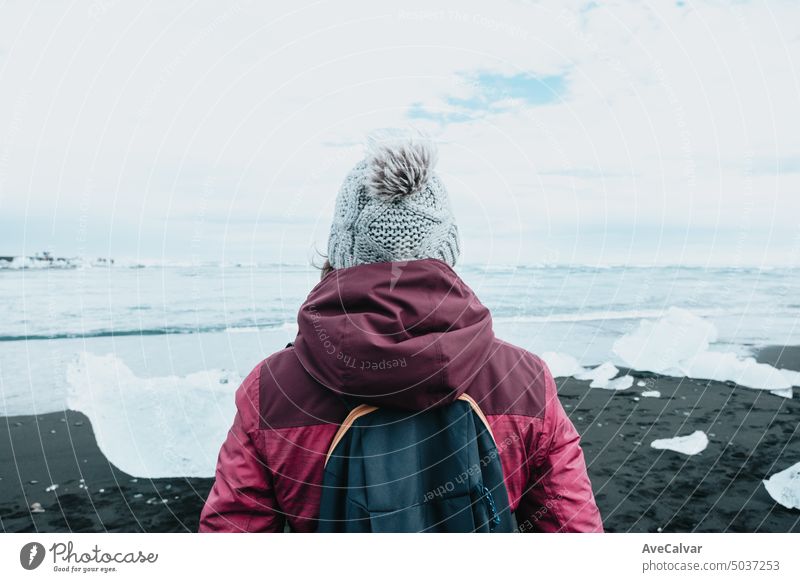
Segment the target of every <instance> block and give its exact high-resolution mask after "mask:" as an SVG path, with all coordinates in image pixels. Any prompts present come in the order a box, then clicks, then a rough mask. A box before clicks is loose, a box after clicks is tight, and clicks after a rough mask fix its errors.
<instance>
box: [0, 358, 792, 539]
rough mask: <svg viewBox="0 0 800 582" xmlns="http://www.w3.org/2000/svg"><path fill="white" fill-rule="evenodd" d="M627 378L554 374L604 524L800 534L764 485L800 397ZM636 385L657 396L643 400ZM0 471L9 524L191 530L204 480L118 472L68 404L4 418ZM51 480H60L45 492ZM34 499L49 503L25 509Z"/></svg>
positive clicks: (1, 520)
mask: <svg viewBox="0 0 800 582" xmlns="http://www.w3.org/2000/svg"><path fill="white" fill-rule="evenodd" d="M792 352H793V353H794V354H795V355H800V350H798V349H794V350H792ZM786 353H788V352H787V351H786V350H784V354H786ZM772 355H774V354H768V355H767V356H764V357H771V356H772ZM760 357H761V356H760V355H759V358H760ZM781 357H783V358H786V357H787V356H785V355H784V356H781ZM781 361H782V362H783V361H784V360H781ZM786 361H787V362H788V361H789V360H786ZM798 361H800V358H798ZM795 363H797V362H795ZM783 367H786V368H788V367H790V366H789V365H786V364H785V365H784V366H783ZM631 374H632V375H633V376H635V377H636V379H637V380H638V381H643V382H646V383H647V385H646V386H645V387H640V386H637V385H636V383H634V386H633V387H632V388H630V389H628V390H624V391H620V392H612V391H607V390H602V389H596V388H589V386H588V385H589V382H581V381H578V380H575V379H572V378H568V379H558V380H557V383H558V385H559V394H560V397H561V402H562V404H563V405H564V407H565V409H566V410H567V412H568V413H569V414H570V417H571V418H572V421H573V422H574V423H575V426H576V427H577V428H578V431H579V432H580V433H581V434H582V438H583V448H584V453H585V455H586V460H587V463H588V467H589V474H590V477H591V479H592V484H593V487H594V491H595V495H596V498H597V502H598V505H599V507H600V511H601V513H602V515H603V520H604V524H605V527H606V529H607V530H608V531H612V532H627V531H634V532H654V531H659V529H660V530H661V531H666V532H690V531H711V532H725V531H732V532H790V531H794V532H797V531H800V511H797V510H789V509H786V508H784V507H781V506H780V505H778V504H777V503H775V502H774V501H773V500H772V498H771V497H770V496H769V495H768V494H767V492H766V490H765V489H764V487H763V485H762V484H761V480H762V479H765V478H767V477H768V476H769V475H771V474H773V473H776V472H778V471H781V470H783V469H785V468H786V467H788V466H790V465H792V464H794V463H796V462H798V461H800V430H798V419H800V400H797V399H792V400H790V399H785V398H781V397H778V396H774V395H772V394H770V393H769V392H766V391H759V390H752V389H749V388H742V387H737V386H735V385H733V384H730V383H723V382H707V381H701V380H692V379H687V378H666V377H657V376H654V375H652V374H647V373H638V372H635V371H633V372H631ZM644 390H658V391H660V392H661V397H660V398H646V397H642V395H641V392H642V391H644ZM797 392H798V390H797V389H795V397H797V396H798V394H797ZM695 430H703V431H705V432H706V434H708V437H709V440H710V443H709V446H708V448H707V449H706V450H705V451H703V452H702V453H700V454H699V455H695V456H685V455H682V454H679V453H676V452H672V451H662V450H656V449H653V448H651V447H650V443H651V442H652V441H653V440H655V439H659V438H669V437H674V436H678V435H686V434H690V433H692V432H693V431H695ZM0 467H2V469H0V524H1V525H2V529H3V530H4V531H14V532H20V531H41V532H63V531H144V532H168V531H196V529H197V523H198V519H199V514H200V510H201V508H202V506H203V502H204V499H205V497H206V495H207V494H208V491H209V489H210V488H211V484H212V480H211V479H195V478H193V479H182V478H175V479H155V480H151V479H134V478H133V477H131V476H130V475H126V474H125V473H123V472H121V471H119V470H118V469H116V468H115V467H113V466H112V465H111V464H110V463H109V462H108V461H107V460H106V459H105V457H104V456H103V454H102V453H101V452H100V450H99V449H98V447H97V445H96V443H95V439H94V434H93V432H92V429H91V426H90V423H89V421H88V420H87V418H86V417H85V416H84V415H82V414H80V413H77V412H71V411H67V412H59V413H53V414H45V415H39V416H17V417H8V418H2V419H0ZM81 479H83V480H84V481H81ZM51 484H58V485H59V486H58V488H57V489H56V490H54V491H46V488H47V487H49V486H50V485H51ZM81 485H85V487H81ZM34 503H40V504H41V505H42V508H43V509H44V510H45V511H44V512H43V513H32V512H31V511H30V507H31V505H32V504H34Z"/></svg>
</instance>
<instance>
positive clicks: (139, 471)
mask: <svg viewBox="0 0 800 582" xmlns="http://www.w3.org/2000/svg"><path fill="white" fill-rule="evenodd" d="M67 381H68V383H69V391H68V396H67V403H68V406H69V408H70V409H72V410H77V411H80V412H82V413H84V414H85V415H86V416H88V417H89V420H90V421H91V423H92V429H93V430H94V433H95V437H96V439H97V444H98V446H99V447H100V450H101V451H102V452H103V454H104V455H105V456H106V457H107V458H108V460H109V461H111V463H113V464H114V465H115V466H117V467H118V468H120V469H121V470H122V471H124V472H126V473H128V474H129V475H132V476H134V477H145V478H151V479H155V478H160V477H180V476H185V477H210V476H213V475H214V469H215V465H216V458H217V453H218V452H219V448H220V446H221V445H222V442H223V441H224V440H225V436H226V435H227V432H228V429H229V428H230V426H231V422H232V421H233V417H234V415H235V403H234V398H233V393H234V392H235V391H236V388H237V387H238V386H239V384H240V382H241V377H239V376H238V375H237V374H235V373H233V372H228V371H225V370H206V371H202V372H195V373H192V374H189V375H187V376H162V377H158V378H140V377H138V376H136V375H135V374H134V373H133V372H132V371H131V370H130V369H129V368H128V367H127V366H126V365H125V363H124V362H123V361H122V360H120V359H119V358H117V357H116V356H114V355H110V354H109V355H106V356H98V355H95V354H91V353H86V352H84V353H83V354H81V355H80V357H79V360H78V362H76V363H73V364H70V365H69V366H68V368H67Z"/></svg>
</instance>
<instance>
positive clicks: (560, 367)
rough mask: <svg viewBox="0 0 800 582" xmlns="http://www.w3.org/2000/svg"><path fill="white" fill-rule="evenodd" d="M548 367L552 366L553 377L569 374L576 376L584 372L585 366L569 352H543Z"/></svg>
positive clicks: (562, 376) (563, 376)
mask: <svg viewBox="0 0 800 582" xmlns="http://www.w3.org/2000/svg"><path fill="white" fill-rule="evenodd" d="M541 357H542V359H543V360H544V362H545V364H547V367H548V368H550V373H551V374H552V375H553V378H566V377H567V376H574V375H575V374H580V373H581V372H583V367H582V366H581V365H580V364H578V360H576V359H575V358H573V357H572V356H570V355H569V354H562V353H560V352H544V353H543V354H542V356H541Z"/></svg>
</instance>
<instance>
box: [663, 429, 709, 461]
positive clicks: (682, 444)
mask: <svg viewBox="0 0 800 582" xmlns="http://www.w3.org/2000/svg"><path fill="white" fill-rule="evenodd" d="M650 446H651V447H653V448H654V449H667V450H669V451H675V452H676V453H683V454H684V455H696V454H697V453H701V452H703V451H704V450H705V449H706V447H707V446H708V437H707V436H706V433H704V432H703V431H702V430H696V431H694V432H693V433H692V434H690V435H686V436H678V437H674V438H671V439H657V440H654V441H653V442H652V443H650Z"/></svg>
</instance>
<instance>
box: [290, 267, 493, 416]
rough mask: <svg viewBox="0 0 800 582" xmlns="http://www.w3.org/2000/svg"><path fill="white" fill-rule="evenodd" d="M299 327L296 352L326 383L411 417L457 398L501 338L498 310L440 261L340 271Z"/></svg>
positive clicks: (309, 304)
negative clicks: (496, 328) (494, 314)
mask: <svg viewBox="0 0 800 582" xmlns="http://www.w3.org/2000/svg"><path fill="white" fill-rule="evenodd" d="M297 322H298V325H299V332H298V335H297V339H296V341H295V344H294V351H295V353H296V354H297V357H298V359H299V360H300V363H301V364H302V365H303V367H304V368H305V370H306V371H307V372H308V373H309V374H310V375H311V376H312V377H313V378H314V379H315V380H317V382H319V383H320V384H322V385H323V386H325V387H326V388H328V389H329V390H332V391H334V392H336V393H338V394H340V395H342V396H348V397H353V398H354V399H356V400H358V401H360V402H365V403H368V404H373V405H376V406H389V407H393V408H402V409H406V410H423V409H425V408H429V407H431V406H439V405H443V404H448V403H450V402H453V401H454V400H456V399H457V398H458V397H459V396H460V395H461V394H462V393H463V392H464V391H465V390H466V389H467V387H468V386H469V382H470V380H471V379H472V377H473V376H474V374H475V373H476V372H477V371H478V370H479V369H480V368H481V366H482V365H483V363H484V362H485V361H486V358H487V357H488V355H489V351H490V349H491V346H492V340H493V339H494V333H493V331H492V319H491V315H490V314H489V310H488V309H486V307H484V306H483V305H482V304H481V303H480V301H479V300H478V298H477V297H476V296H475V294H474V293H473V292H472V290H471V289H470V288H469V287H468V286H467V285H466V284H465V283H464V282H463V281H462V280H461V279H460V278H459V276H458V275H457V274H456V273H455V271H453V269H451V268H450V267H449V266H448V265H447V264H446V263H444V262H442V261H439V260H436V259H423V260H418V261H408V262H393V263H371V264H366V265H358V266H355V267H349V268H346V269H337V270H334V271H332V272H331V273H329V274H328V275H327V276H326V277H325V278H324V279H323V280H322V281H321V282H320V283H319V284H318V285H317V286H316V287H315V288H314V289H313V290H312V291H311V293H310V294H309V296H308V298H307V299H306V301H305V303H304V304H303V306H302V307H301V308H300V312H299V314H298V316H297Z"/></svg>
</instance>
